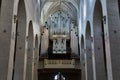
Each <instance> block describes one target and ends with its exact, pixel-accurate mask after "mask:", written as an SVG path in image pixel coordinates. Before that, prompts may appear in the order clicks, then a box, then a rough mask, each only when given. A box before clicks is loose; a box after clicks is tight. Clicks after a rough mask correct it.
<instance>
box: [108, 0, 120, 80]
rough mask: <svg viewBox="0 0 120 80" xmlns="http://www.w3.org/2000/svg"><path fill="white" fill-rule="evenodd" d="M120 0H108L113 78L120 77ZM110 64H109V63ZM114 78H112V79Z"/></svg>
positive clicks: (114, 79)
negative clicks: (119, 5) (119, 4)
mask: <svg viewBox="0 0 120 80" xmlns="http://www.w3.org/2000/svg"><path fill="white" fill-rule="evenodd" d="M118 2H120V1H119V0H107V2H106V3H107V13H108V29H107V30H108V31H109V35H108V37H107V40H109V41H110V51H111V62H112V74H113V80H119V79H120V15H119V8H118ZM108 66H109V65H108ZM110 80H112V79H110Z"/></svg>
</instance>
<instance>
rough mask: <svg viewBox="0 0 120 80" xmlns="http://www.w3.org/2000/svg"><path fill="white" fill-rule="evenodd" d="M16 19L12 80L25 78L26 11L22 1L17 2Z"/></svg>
mask: <svg viewBox="0 0 120 80" xmlns="http://www.w3.org/2000/svg"><path fill="white" fill-rule="evenodd" d="M17 19H18V21H17V26H16V36H15V37H16V40H15V54H14V75H13V78H14V79H13V80H22V79H24V78H25V69H26V66H25V65H26V10H25V3H24V0H19V3H18V12H17ZM18 75H19V76H18Z"/></svg>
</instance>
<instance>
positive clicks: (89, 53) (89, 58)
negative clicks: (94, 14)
mask: <svg viewBox="0 0 120 80" xmlns="http://www.w3.org/2000/svg"><path fill="white" fill-rule="evenodd" d="M85 37H86V38H85V40H86V66H87V79H88V80H93V64H92V45H91V44H92V43H91V26H90V22H89V21H88V22H87V25H86V35H85Z"/></svg>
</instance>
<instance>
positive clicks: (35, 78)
mask: <svg viewBox="0 0 120 80" xmlns="http://www.w3.org/2000/svg"><path fill="white" fill-rule="evenodd" d="M34 54H35V58H34V59H35V60H34V61H35V63H34V80H38V76H37V75H38V61H39V45H38V36H37V35H36V36H35V52H34Z"/></svg>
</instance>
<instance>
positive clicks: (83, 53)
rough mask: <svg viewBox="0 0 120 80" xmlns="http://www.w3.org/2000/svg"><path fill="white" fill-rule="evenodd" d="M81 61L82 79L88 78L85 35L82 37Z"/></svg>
mask: <svg viewBox="0 0 120 80" xmlns="http://www.w3.org/2000/svg"><path fill="white" fill-rule="evenodd" d="M80 50H81V51H80V63H81V69H82V71H81V80H86V74H85V52H84V51H85V48H84V37H83V35H82V37H81V49H80Z"/></svg>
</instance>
